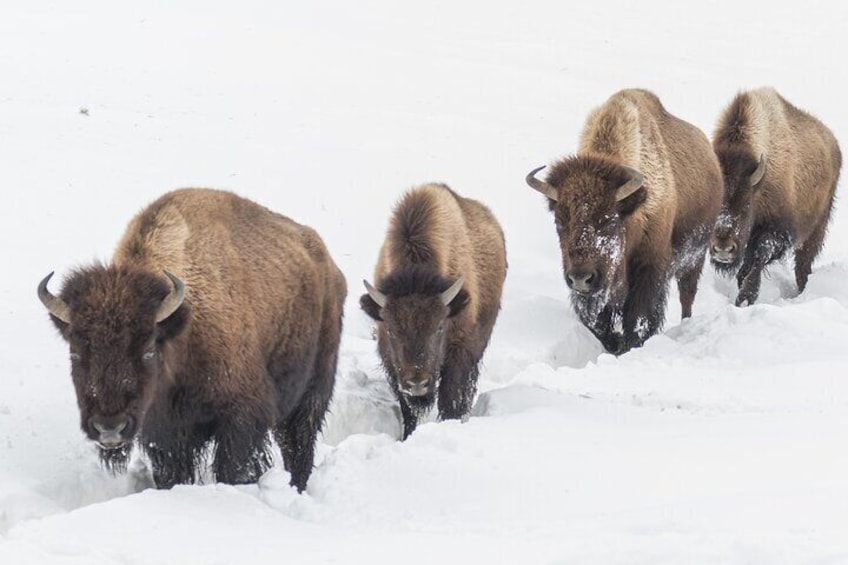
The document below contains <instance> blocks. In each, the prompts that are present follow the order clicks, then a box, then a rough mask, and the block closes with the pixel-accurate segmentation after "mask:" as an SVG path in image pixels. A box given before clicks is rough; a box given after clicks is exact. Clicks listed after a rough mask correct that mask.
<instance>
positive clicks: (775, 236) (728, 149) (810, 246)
mask: <svg viewBox="0 0 848 565" xmlns="http://www.w3.org/2000/svg"><path fill="white" fill-rule="evenodd" d="M713 148H714V149H715V152H716V155H717V156H718V160H719V163H720V164H721V170H722V174H723V175H724V183H725V187H726V195H725V199H724V206H723V208H722V211H721V214H720V216H719V219H718V222H717V223H716V226H715V231H714V232H713V239H712V247H711V248H710V253H711V258H712V264H713V266H714V267H715V268H716V270H718V271H719V272H720V273H724V274H727V275H732V274H734V273H735V274H736V281H737V283H738V285H739V294H738V295H737V297H736V305H737V306H742V305H744V304H746V303H747V304H753V303H754V302H755V301H756V300H757V296H758V295H759V291H760V278H761V275H762V272H763V269H764V268H765V267H766V266H767V265H768V264H769V263H771V262H773V261H777V260H779V259H781V258H782V257H783V256H784V255H785V254H786V252H787V251H788V250H789V249H791V248H794V250H795V281H796V283H797V284H798V292H803V290H804V287H805V286H806V285H807V277H808V276H809V275H810V272H811V266H812V264H813V260H814V259H815V258H816V255H818V254H819V251H820V250H821V248H822V243H823V241H824V236H825V233H826V231H827V224H828V221H829V220H830V211H831V209H832V208H833V197H834V193H835V192H836V183H837V180H838V179H839V169H840V168H841V166H842V154H841V153H840V151H839V145H838V144H837V143H836V138H835V137H834V136H833V134H832V133H831V131H830V130H829V129H827V127H825V126H824V124H822V123H821V122H820V121H818V120H817V119H816V118H814V117H812V116H811V115H809V114H807V113H806V112H804V111H802V110H799V109H798V108H796V107H795V106H793V105H792V104H790V103H789V102H787V101H786V100H785V99H784V98H783V97H782V96H781V95H780V94H778V93H777V92H776V91H775V90H774V89H773V88H760V89H757V90H752V91H750V92H742V93H740V94H738V95H737V96H736V98H734V99H733V101H732V102H731V103H730V106H728V107H727V109H725V111H724V114H722V116H721V118H720V120H719V123H718V127H717V128H716V132H715V136H714V137H713Z"/></svg>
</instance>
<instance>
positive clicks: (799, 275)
mask: <svg viewBox="0 0 848 565" xmlns="http://www.w3.org/2000/svg"><path fill="white" fill-rule="evenodd" d="M829 216H830V213H829V211H828V215H827V216H825V218H824V219H823V220H822V221H821V222H820V223H819V225H817V226H816V229H814V230H813V233H811V234H810V236H809V237H808V238H807V239H806V241H804V243H803V244H802V245H801V246H800V247H799V248H798V249H796V250H795V283H796V284H797V285H798V294H800V293H802V292H804V289H805V288H806V287H807V278H809V276H810V273H812V272H813V261H814V260H815V258H816V257H817V256H818V254H819V252H820V251H821V249H822V246H823V245H824V236H825V234H826V233H827V224H828V221H829Z"/></svg>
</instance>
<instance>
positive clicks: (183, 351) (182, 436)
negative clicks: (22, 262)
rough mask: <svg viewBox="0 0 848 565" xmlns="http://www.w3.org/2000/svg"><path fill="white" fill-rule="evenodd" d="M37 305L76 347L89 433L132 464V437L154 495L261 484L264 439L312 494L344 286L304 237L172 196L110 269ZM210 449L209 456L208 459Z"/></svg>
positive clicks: (240, 202)
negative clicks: (183, 488)
mask: <svg viewBox="0 0 848 565" xmlns="http://www.w3.org/2000/svg"><path fill="white" fill-rule="evenodd" d="M51 276H52V273H51V274H50V275H48V276H47V277H46V278H44V280H42V281H41V284H40V285H39V286H38V296H39V298H40V299H41V301H42V302H43V303H44V305H45V306H46V307H47V309H48V311H49V312H50V317H51V319H52V321H53V323H54V324H55V325H56V327H57V328H58V329H59V332H60V334H61V335H62V337H63V338H64V339H65V340H66V341H67V342H68V343H69V345H70V357H71V376H72V379H73V383H74V387H75V389H76V396H77V404H78V406H79V410H80V420H81V422H80V423H81V427H82V430H83V432H84V433H85V434H86V435H87V436H88V438H90V439H91V440H93V441H95V442H97V445H98V446H99V453H100V457H101V459H102V461H103V462H104V463H105V464H106V466H107V467H108V468H110V469H111V470H113V471H117V470H123V469H125V467H126V464H127V460H128V457H129V454H130V451H131V448H132V445H133V443H136V444H137V445H138V446H139V447H140V448H141V449H142V450H143V451H144V452H145V453H146V454H147V455H148V457H149V460H150V464H151V469H152V474H153V479H154V481H155V483H156V486H157V487H159V488H168V487H171V486H172V485H175V484H180V483H191V482H194V481H196V480H198V468H199V465H200V464H201V463H202V461H203V460H204V455H205V454H206V453H209V454H210V455H211V458H212V464H211V466H212V471H213V473H214V476H215V478H216V479H217V480H218V481H221V482H225V483H246V482H252V481H255V480H256V479H257V478H258V476H259V475H260V474H261V473H262V472H263V471H264V470H265V469H266V468H267V467H268V466H269V463H270V459H269V451H268V448H269V434H268V432H269V430H272V431H273V433H274V437H275V438H276V440H277V442H278V443H279V445H280V448H281V450H282V454H283V461H284V464H285V467H286V469H287V470H288V471H289V472H290V473H291V483H292V485H294V486H295V487H297V489H298V490H303V489H304V488H305V486H306V482H307V479H308V478H309V475H310V473H311V471H312V465H313V450H314V443H315V439H316V435H317V433H318V431H319V430H320V428H321V425H322V423H323V420H324V415H325V412H326V410H327V405H328V403H329V401H330V397H331V395H332V392H333V385H334V382H335V372H336V361H337V356H338V347H339V340H340V334H341V325H342V306H343V303H344V299H345V296H346V294H347V289H346V285H345V280H344V277H343V276H342V274H341V272H340V271H339V269H338V268H337V267H336V265H335V263H333V260H332V259H331V258H330V256H329V254H328V253H327V249H326V248H325V246H324V244H323V242H322V241H321V238H320V237H319V236H318V234H317V233H316V232H315V231H313V230H312V229H311V228H308V227H306V226H302V225H300V224H298V223H296V222H294V221H292V220H290V219H289V218H286V217H284V216H281V215H279V214H275V213H274V212H271V211H270V210H268V209H266V208H264V207H262V206H260V205H258V204H256V203H254V202H251V201H250V200H246V199H244V198H240V197H238V196H236V195H234V194H232V193H229V192H223V191H217V190H208V189H182V190H176V191H173V192H170V193H167V194H165V195H164V196H162V197H161V198H159V199H158V200H156V201H155V202H154V203H152V204H151V205H150V206H148V207H147V208H146V209H144V210H143V211H141V212H140V213H139V214H138V215H137V216H136V217H135V218H134V219H133V220H132V221H131V222H130V224H129V226H128V228H127V230H126V232H125V234H124V236H123V239H122V240H121V242H120V243H119V245H118V248H117V250H116V251H115V253H114V256H113V258H112V262H111V263H109V264H106V265H104V264H94V265H91V266H88V267H84V268H79V269H77V270H75V271H74V272H72V273H71V274H70V275H69V276H68V277H67V279H66V280H65V282H64V285H63V287H62V290H61V292H60V293H59V295H58V296H55V295H53V294H51V293H50V291H49V290H48V289H47V284H48V282H49V281H50V277H51ZM213 445H214V451H213V450H207V448H208V447H211V446H213Z"/></svg>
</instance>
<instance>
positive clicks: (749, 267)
mask: <svg viewBox="0 0 848 565" xmlns="http://www.w3.org/2000/svg"><path fill="white" fill-rule="evenodd" d="M791 245H792V236H791V234H790V232H789V230H788V229H787V228H785V227H784V226H782V225H779V224H775V225H766V226H758V227H755V228H754V231H753V232H752V233H751V239H750V240H749V241H748V246H747V247H746V248H745V259H744V260H743V262H742V267H741V268H740V269H739V274H738V275H737V277H736V280H737V282H738V283H739V294H738V295H737V296H736V305H737V306H742V305H744V304H746V303H747V304H749V305H750V304H753V303H754V302H756V301H757V297H758V296H759V295H760V281H761V279H762V274H763V269H765V268H766V266H767V265H768V264H769V263H772V262H773V261H777V260H779V259H781V258H782V257H783V256H784V255H785V254H786V251H787V250H788V249H789V248H790V246H791Z"/></svg>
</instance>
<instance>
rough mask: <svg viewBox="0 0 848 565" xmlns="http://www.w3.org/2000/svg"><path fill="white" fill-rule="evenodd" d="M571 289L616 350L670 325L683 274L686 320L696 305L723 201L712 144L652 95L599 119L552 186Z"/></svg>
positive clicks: (586, 319) (636, 96)
mask: <svg viewBox="0 0 848 565" xmlns="http://www.w3.org/2000/svg"><path fill="white" fill-rule="evenodd" d="M543 168H544V167H539V168H537V169H534V170H533V171H531V172H530V173H529V174H528V175H527V177H526V182H527V184H528V185H530V187H532V188H533V189H535V190H537V191H539V192H541V193H542V194H544V195H545V196H546V197H547V198H548V201H549V209H550V210H551V211H552V212H553V213H554V219H555V223H556V230H557V234H558V235H559V241H560V249H561V251H562V264H563V271H564V275H565V281H566V284H567V285H568V287H569V288H570V289H571V302H572V306H573V307H574V309H575V311H576V312H577V315H578V316H579V318H580V320H581V322H582V323H583V324H584V325H585V326H586V327H588V328H589V330H590V331H592V333H593V334H594V335H595V336H596V337H597V338H598V339H599V340H600V342H601V343H602V344H603V346H604V347H605V348H606V350H607V351H609V352H611V353H614V354H620V353H624V352H625V351H628V350H629V349H631V348H633V347H637V346H640V345H642V343H644V341H645V340H646V339H648V338H649V337H650V336H652V335H654V334H655V333H656V332H657V331H659V329H660V328H661V327H662V324H663V322H664V319H665V306H666V294H667V288H668V280H669V278H670V277H671V276H672V275H674V276H675V277H676V278H677V285H678V289H679V290H680V305H681V307H682V309H683V312H682V314H683V317H684V318H687V317H689V316H691V314H692V302H693V300H694V299H695V293H696V292H697V289H698V279H699V277H700V274H701V268H702V266H703V263H704V259H705V256H706V251H707V247H708V245H709V241H710V233H711V231H712V226H713V225H714V222H715V219H716V216H717V215H718V212H719V209H720V206H721V199H722V193H723V188H722V179H721V171H720V169H719V166H718V161H717V160H716V157H715V154H714V153H713V151H712V148H711V147H710V143H709V141H708V140H707V138H706V136H705V135H704V134H703V133H702V132H701V131H700V130H698V129H697V128H696V127H694V126H693V125H691V124H689V123H687V122H685V121H683V120H680V119H678V118H676V117H675V116H673V115H671V114H669V113H668V112H667V111H666V109H665V108H664V107H663V105H662V104H661V103H660V101H659V99H658V98H657V97H656V96H655V95H654V94H652V93H651V92H648V91H646V90H622V91H620V92H618V93H616V94H614V95H613V96H611V97H610V98H609V100H607V101H606V102H605V103H604V104H603V105H601V106H600V107H599V108H597V109H595V110H594V111H593V112H592V113H591V114H590V116H589V118H588V120H587V122H586V125H585V127H584V129H583V133H582V135H581V136H580V143H579V147H578V150H577V154H576V155H574V156H571V157H568V158H565V159H562V160H560V161H558V162H557V163H556V164H554V165H553V167H552V168H551V170H550V172H549V173H548V175H547V180H546V181H542V180H539V179H537V178H536V177H535V176H534V175H535V174H536V173H537V172H538V171H540V170H541V169H543Z"/></svg>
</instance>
